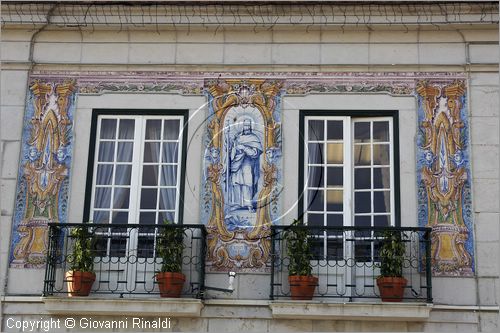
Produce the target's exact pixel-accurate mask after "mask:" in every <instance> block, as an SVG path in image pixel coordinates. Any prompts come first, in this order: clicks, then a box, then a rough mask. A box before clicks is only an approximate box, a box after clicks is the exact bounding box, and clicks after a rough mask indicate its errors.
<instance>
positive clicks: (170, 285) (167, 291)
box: [156, 272, 186, 298]
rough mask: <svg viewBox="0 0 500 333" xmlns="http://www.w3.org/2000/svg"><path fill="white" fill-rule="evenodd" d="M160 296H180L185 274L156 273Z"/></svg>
mask: <svg viewBox="0 0 500 333" xmlns="http://www.w3.org/2000/svg"><path fill="white" fill-rule="evenodd" d="M156 281H157V282H158V287H159V288H160V296H161V297H173V298H179V297H181V293H182V287H183V286H184V281H186V276H185V275H184V274H182V273H170V272H160V273H157V274H156Z"/></svg>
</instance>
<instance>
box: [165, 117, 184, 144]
mask: <svg viewBox="0 0 500 333" xmlns="http://www.w3.org/2000/svg"><path fill="white" fill-rule="evenodd" d="M179 123H180V121H179V120H174V119H172V120H165V122H164V124H163V139H164V140H177V139H178V138H179Z"/></svg>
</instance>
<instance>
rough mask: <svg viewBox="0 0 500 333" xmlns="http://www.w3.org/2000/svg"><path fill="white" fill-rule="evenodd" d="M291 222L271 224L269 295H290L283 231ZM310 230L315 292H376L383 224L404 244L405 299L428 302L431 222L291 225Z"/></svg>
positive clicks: (345, 297)
mask: <svg viewBox="0 0 500 333" xmlns="http://www.w3.org/2000/svg"><path fill="white" fill-rule="evenodd" d="M290 228H292V227H291V226H273V227H272V233H271V248H272V253H271V262H270V265H271V286H270V287H271V288H270V289H271V293H270V299H277V298H289V297H291V295H290V286H289V282H288V275H289V274H288V273H289V272H288V269H289V268H288V267H289V264H290V256H289V254H288V253H287V244H286V239H285V235H286V232H287V230H290ZM294 228H305V229H307V230H308V231H309V244H310V247H311V250H312V253H313V254H312V260H310V264H311V266H312V274H313V275H315V276H317V277H318V278H319V280H318V284H317V286H316V289H315V293H314V298H320V297H322V298H337V299H340V300H341V301H344V302H356V301H363V300H364V299H374V298H379V297H380V294H379V290H378V287H377V283H376V279H377V277H378V276H379V275H380V256H379V249H380V246H381V244H382V242H383V241H384V232H385V231H386V230H396V231H399V232H401V239H402V241H403V243H404V246H405V255H404V259H403V276H404V277H405V278H406V279H407V280H408V284H407V286H406V288H405V293H404V298H403V300H404V301H410V300H412V301H420V302H427V303H431V302H432V281H431V269H430V263H431V261H430V257H431V243H430V231H431V229H430V228H405V227H397V228H395V227H389V228H384V227H326V226H325V227H323V226H303V225H299V226H295V227H294Z"/></svg>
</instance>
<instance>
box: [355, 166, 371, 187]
mask: <svg viewBox="0 0 500 333" xmlns="http://www.w3.org/2000/svg"><path fill="white" fill-rule="evenodd" d="M354 188H355V189H356V190H359V189H370V188H371V169H369V168H362V169H354Z"/></svg>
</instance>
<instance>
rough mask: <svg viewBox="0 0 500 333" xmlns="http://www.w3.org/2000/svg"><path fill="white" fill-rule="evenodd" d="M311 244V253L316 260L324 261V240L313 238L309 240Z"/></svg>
mask: <svg viewBox="0 0 500 333" xmlns="http://www.w3.org/2000/svg"><path fill="white" fill-rule="evenodd" d="M309 243H310V244H311V252H312V255H313V259H314V260H324V257H325V254H324V252H323V249H324V247H325V240H324V238H312V239H310V240H309Z"/></svg>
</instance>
